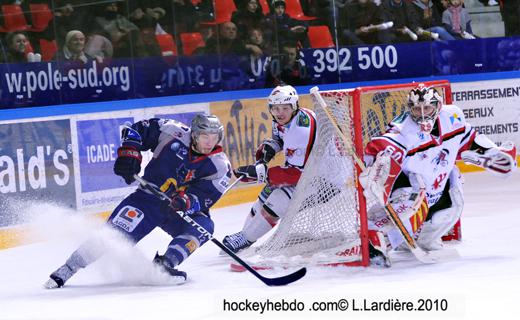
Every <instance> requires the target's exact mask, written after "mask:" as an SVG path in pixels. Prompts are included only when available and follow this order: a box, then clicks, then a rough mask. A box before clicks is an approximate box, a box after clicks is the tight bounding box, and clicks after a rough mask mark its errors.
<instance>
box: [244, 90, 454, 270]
mask: <svg viewBox="0 0 520 320" xmlns="http://www.w3.org/2000/svg"><path fill="white" fill-rule="evenodd" d="M424 83H425V84H426V85H430V86H434V87H435V88H437V89H438V91H439V93H440V95H441V96H442V97H443V100H444V103H448V104H449V103H451V88H450V84H449V82H448V81H429V82H424ZM415 85H416V83H405V84H392V85H381V86H369V87H359V88H356V89H345V90H331V91H321V92H319V93H320V94H321V97H322V98H323V100H324V101H325V104H326V108H327V112H325V111H324V110H323V108H322V107H320V106H319V105H318V101H316V99H315V98H314V97H313V96H312V95H311V98H312V99H313V104H314V111H315V112H316V117H317V122H318V133H317V138H316V140H315V143H314V145H313V148H312V151H311V153H310V155H309V158H308V159H307V162H306V164H305V169H304V171H303V174H302V176H301V178H300V181H299V182H298V185H297V186H296V189H295V191H294V193H293V196H292V199H291V203H290V204H289V207H288V210H287V212H286V215H285V216H284V217H283V218H282V219H281V220H280V222H279V224H278V226H277V227H276V228H275V230H273V232H271V233H270V234H269V236H268V237H266V239H262V241H259V244H258V245H255V246H254V247H252V248H250V249H249V250H248V251H247V252H245V253H244V257H246V259H248V261H251V262H252V263H253V264H255V265H257V266H259V267H262V266H265V267H276V266H282V267H288V266H296V265H333V266H334V265H349V266H367V265H368V264H369V255H368V252H369V249H368V220H367V213H368V212H370V209H371V208H372V207H374V206H375V205H376V204H375V203H367V202H366V199H365V197H364V196H363V191H362V188H361V186H360V184H359V181H358V177H359V174H360V173H361V169H360V167H359V166H358V165H357V164H356V161H355V159H354V157H353V156H351V155H350V153H349V152H346V150H347V149H350V146H346V145H344V140H343V138H344V137H346V138H347V139H348V141H350V142H349V143H350V144H351V145H352V146H353V148H354V149H355V153H356V155H357V157H359V158H361V159H363V153H364V147H365V145H366V144H367V143H368V141H369V140H370V138H371V137H372V136H375V135H380V134H381V133H383V132H384V131H385V127H386V125H387V124H388V123H389V122H390V121H391V120H392V119H393V118H395V117H396V116H398V115H399V114H401V113H402V112H403V111H405V108H406V105H407V103H408V98H407V96H408V93H409V91H410V90H411V89H412V88H413V87H415ZM327 114H328V115H327ZM331 118H332V119H331ZM337 127H339V129H340V131H341V133H340V134H341V136H342V137H340V136H338V131H337V129H336V128H337Z"/></svg>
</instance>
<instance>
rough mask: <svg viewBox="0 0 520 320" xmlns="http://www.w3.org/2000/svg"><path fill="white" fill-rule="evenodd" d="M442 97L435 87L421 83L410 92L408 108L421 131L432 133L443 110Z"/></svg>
mask: <svg viewBox="0 0 520 320" xmlns="http://www.w3.org/2000/svg"><path fill="white" fill-rule="evenodd" d="M441 107H442V97H441V95H440V94H439V93H438V92H437V90H436V89H435V88H433V87H427V86H426V85H424V83H419V84H418V85H417V87H415V88H414V89H412V90H411V91H410V93H409V94H408V109H409V112H410V116H411V117H412V119H413V121H415V122H416V123H417V124H418V125H419V126H420V127H421V131H424V132H427V133H430V132H431V131H432V129H433V125H434V124H435V120H437V116H438V115H439V112H440V111H441Z"/></svg>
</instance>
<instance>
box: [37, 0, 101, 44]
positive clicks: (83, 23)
mask: <svg viewBox="0 0 520 320" xmlns="http://www.w3.org/2000/svg"><path fill="white" fill-rule="evenodd" d="M74 4H75V3H74V2H73V1H71V0H58V1H56V9H55V10H54V17H53V21H50V22H49V25H48V28H47V29H46V30H45V31H43V33H44V35H42V37H43V38H45V39H47V40H52V39H56V42H57V44H58V47H62V46H63V45H64V43H63V41H64V40H65V38H66V36H67V33H68V32H69V31H70V30H86V28H87V26H88V21H87V20H89V19H91V18H90V17H89V14H91V13H90V12H91V11H88V9H92V6H86V7H80V8H78V7H75V6H74Z"/></svg>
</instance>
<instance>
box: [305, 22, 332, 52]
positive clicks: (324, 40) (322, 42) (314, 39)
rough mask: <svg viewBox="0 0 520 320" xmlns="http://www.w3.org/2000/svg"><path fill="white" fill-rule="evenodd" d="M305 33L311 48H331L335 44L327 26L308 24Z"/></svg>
mask: <svg viewBox="0 0 520 320" xmlns="http://www.w3.org/2000/svg"><path fill="white" fill-rule="evenodd" d="M307 34H308V36H309V43H310V45H311V48H333V47H334V46H335V45H334V40H332V35H331V34H330V31H329V27H327V26H309V30H308V33H307Z"/></svg>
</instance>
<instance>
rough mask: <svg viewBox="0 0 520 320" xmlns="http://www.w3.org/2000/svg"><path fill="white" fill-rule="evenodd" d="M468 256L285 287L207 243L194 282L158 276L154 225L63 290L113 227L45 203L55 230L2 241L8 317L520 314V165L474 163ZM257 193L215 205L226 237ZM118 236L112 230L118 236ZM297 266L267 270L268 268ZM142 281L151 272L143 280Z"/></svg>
mask: <svg viewBox="0 0 520 320" xmlns="http://www.w3.org/2000/svg"><path fill="white" fill-rule="evenodd" d="M465 178H466V184H465V193H466V206H465V209H464V213H463V227H462V234H463V241H462V242H461V243H457V244H454V245H453V247H455V248H457V250H458V251H459V253H460V255H461V258H460V259H457V260H455V261H450V262H445V263H441V264H435V265H422V264H420V263H419V262H417V261H415V260H414V259H413V258H412V257H411V256H409V255H399V256H395V257H394V258H395V259H394V263H393V266H392V268H390V269H376V268H371V267H370V268H343V267H342V268H328V269H327V268H310V269H309V272H308V274H307V276H305V277H304V278H303V279H302V280H300V281H298V282H296V283H293V284H291V285H288V286H285V287H277V288H271V287H267V286H265V285H264V284H263V283H261V282H260V281H258V280H257V279H256V278H254V277H253V276H252V275H250V274H248V273H233V272H230V271H229V267H228V266H229V261H230V260H228V259H226V258H221V257H219V256H218V252H219V249H218V248H217V247H216V246H215V245H214V244H212V243H208V244H206V245H205V246H204V247H202V248H200V249H199V250H198V251H197V252H196V253H195V254H194V255H193V256H192V257H190V258H189V259H188V260H187V261H186V262H185V263H184V264H183V265H182V266H181V269H182V270H185V271H187V272H188V277H189V282H188V283H186V284H184V285H181V286H168V285H162V286H161V285H157V284H158V283H162V282H161V281H162V280H161V275H158V274H156V271H157V270H155V269H154V268H153V267H152V266H151V263H150V262H149V261H151V260H152V258H153V256H154V254H155V252H156V251H157V250H158V251H159V252H161V253H162V252H164V250H165V248H166V245H167V244H168V242H169V238H168V236H167V235H166V234H165V233H163V232H162V231H160V230H158V229H156V230H155V231H154V232H152V233H151V234H150V235H149V236H148V237H147V238H145V239H144V240H143V241H141V243H139V244H138V245H137V247H136V249H132V248H130V247H129V246H128V245H127V244H125V243H124V241H122V240H121V239H114V240H113V241H114V243H115V245H113V246H111V248H110V252H111V254H110V256H107V257H104V258H102V259H100V260H99V261H98V262H96V263H95V264H93V265H91V266H90V267H89V268H87V269H85V270H82V271H80V272H79V273H78V274H77V275H75V276H74V277H73V278H72V279H71V280H70V281H69V282H68V283H67V286H66V287H65V288H63V289H58V290H45V289H43V288H42V284H43V283H44V282H45V280H46V279H47V277H48V275H49V273H50V272H52V271H53V270H54V269H56V268H57V267H58V266H60V265H61V264H62V263H63V262H64V261H65V259H66V258H67V257H68V256H69V254H70V253H72V251H73V250H74V249H75V248H76V247H77V246H78V245H79V244H80V243H81V241H83V240H85V239H86V238H87V237H88V236H90V235H93V234H96V235H97V236H100V237H101V236H103V237H111V236H110V235H107V234H106V232H105V231H103V230H102V228H101V227H100V226H99V224H96V223H85V221H84V219H82V218H80V217H77V215H76V216H72V217H71V216H64V214H65V212H62V211H63V210H62V209H58V208H55V207H53V206H51V205H49V206H48V207H47V208H44V209H43V210H40V211H39V212H41V213H40V214H39V216H40V218H39V219H37V222H36V223H35V225H37V226H38V229H39V232H38V233H37V234H35V236H38V237H40V238H43V239H45V241H43V242H39V243H36V244H32V245H26V246H22V247H17V248H12V249H7V250H2V251H0V271H1V272H0V319H2V320H6V319H49V320H50V319H55V320H58V319H67V320H72V319H82V320H83V319H85V320H86V319H89V320H98V319H99V320H104V319H125V320H134V319H135V320H137V319H163V320H166V319H179V320H184V319H244V318H245V319H254V318H260V317H262V318H263V319H265V318H271V319H278V318H283V319H286V318H289V319H290V318H309V319H310V318H319V319H324V318H343V319H346V318H349V319H352V318H384V319H417V318H420V317H421V318H423V317H424V318H426V319H520V308H518V306H517V304H518V296H519V295H518V290H519V284H520V247H519V246H518V241H517V240H518V237H519V234H520V232H519V231H520V209H519V205H518V202H519V195H520V174H519V173H517V174H515V175H514V176H513V177H512V178H511V179H508V180H502V179H498V178H495V177H493V176H491V175H489V174H486V173H471V174H466V175H465ZM248 211H249V204H244V205H238V206H234V207H228V208H223V209H218V210H214V211H213V212H212V217H213V218H214V220H215V223H216V236H217V238H218V239H222V237H223V236H224V235H226V234H228V233H231V232H235V231H237V230H239V229H240V228H241V226H242V223H243V220H244V217H245V215H246V214H247V212H248ZM111 239H112V238H111ZM284 272H287V271H284V270H278V271H274V272H273V271H262V273H263V274H265V275H267V276H273V275H276V274H280V273H284ZM142 283H148V284H146V285H143V284H142ZM341 298H345V299H347V301H349V302H350V309H349V310H348V311H345V312H340V311H337V312H311V311H309V308H310V307H311V304H312V303H313V302H322V301H323V302H328V301H338V300H339V299H341ZM420 298H425V299H433V300H435V299H446V301H447V302H448V311H446V312H373V311H372V312H369V311H358V312H355V311H352V310H351V309H352V301H353V300H355V303H356V307H360V306H361V305H362V303H363V300H364V299H366V300H367V301H368V302H369V303H370V302H373V301H380V302H385V301H388V300H390V299H393V301H396V300H397V299H399V301H417V300H418V299H420ZM246 299H248V301H249V302H254V301H257V302H266V301H267V299H269V301H271V302H282V299H283V300H284V301H286V302H292V301H294V299H297V301H299V302H304V303H305V311H303V312H281V311H267V312H266V311H264V313H263V314H260V312H261V311H247V312H225V311H223V305H224V300H226V301H227V302H230V301H231V302H240V301H242V302H244V301H246Z"/></svg>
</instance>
